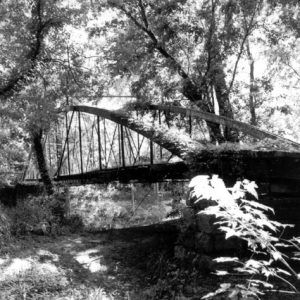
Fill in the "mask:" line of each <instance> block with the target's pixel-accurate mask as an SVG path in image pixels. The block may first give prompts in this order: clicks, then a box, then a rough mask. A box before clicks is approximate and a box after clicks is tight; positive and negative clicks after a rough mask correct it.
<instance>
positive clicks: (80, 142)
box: [78, 111, 83, 173]
mask: <svg viewBox="0 0 300 300" xmlns="http://www.w3.org/2000/svg"><path fill="white" fill-rule="evenodd" d="M78 129H79V151H80V171H81V173H83V161H82V138H81V120H80V111H79V112H78Z"/></svg>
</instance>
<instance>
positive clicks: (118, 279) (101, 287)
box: [0, 227, 174, 300]
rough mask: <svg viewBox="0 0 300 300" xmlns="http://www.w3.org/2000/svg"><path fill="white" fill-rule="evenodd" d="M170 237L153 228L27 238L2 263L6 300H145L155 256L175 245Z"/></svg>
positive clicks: (1, 286) (1, 281) (0, 285)
mask: <svg viewBox="0 0 300 300" xmlns="http://www.w3.org/2000/svg"><path fill="white" fill-rule="evenodd" d="M171 235H172V234H171ZM167 236H168V239H169V241H166V240H162V238H163V237H162V235H161V233H158V232H155V229H154V232H153V227H152V229H151V233H149V232H147V230H146V231H145V230H141V229H139V230H135V229H131V230H118V231H117V230H115V231H114V230H111V231H107V232H103V233H97V234H73V235H67V236H58V237H49V236H27V237H22V238H21V239H19V240H18V241H17V242H16V243H15V244H14V247H10V249H9V252H8V253H6V255H5V254H3V255H2V257H1V259H0V268H1V269H2V272H1V275H0V290H1V299H101V300H105V299H143V297H142V296H141V291H146V290H147V283H148V282H149V279H150V278H147V276H148V275H149V276H150V271H151V272H152V271H153V266H150V265H149V263H153V261H151V259H152V255H153V254H154V252H157V251H160V250H162V247H161V245H163V248H164V250H167V248H168V243H169V242H171V243H173V242H174V236H170V234H168V235H167ZM147 261H149V263H148V262H147ZM148 273H149V274H148ZM141 297H142V298H141Z"/></svg>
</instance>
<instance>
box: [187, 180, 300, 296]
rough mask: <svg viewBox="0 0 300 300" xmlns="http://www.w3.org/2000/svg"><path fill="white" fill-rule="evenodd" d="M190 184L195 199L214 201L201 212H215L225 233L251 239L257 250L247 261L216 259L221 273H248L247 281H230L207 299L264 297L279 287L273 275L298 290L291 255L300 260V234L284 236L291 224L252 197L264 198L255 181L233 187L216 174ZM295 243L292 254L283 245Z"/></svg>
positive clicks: (220, 227)
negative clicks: (272, 215) (276, 217)
mask: <svg viewBox="0 0 300 300" xmlns="http://www.w3.org/2000/svg"><path fill="white" fill-rule="evenodd" d="M190 188H191V189H192V193H191V195H192V196H193V197H194V199H195V204H197V203H201V201H205V203H207V201H212V202H211V205H209V206H207V207H206V208H204V209H203V210H199V211H198V214H202V215H209V216H213V217H215V218H216V219H215V225H217V226H218V229H219V230H221V231H222V232H224V233H225V238H226V239H228V238H230V237H237V238H239V239H242V240H244V241H246V242H247V245H248V249H249V251H250V252H251V257H250V258H249V259H246V260H245V261H241V260H239V259H238V258H236V257H219V258H216V259H215V260H214V261H215V262H216V263H218V264H219V267H220V269H219V270H217V271H216V272H215V274H216V275H219V276H225V277H226V276H228V277H230V276H231V277H232V275H237V276H240V277H243V278H245V282H242V283H239V284H236V285H235V284H232V283H227V282H224V283H223V284H221V286H220V288H219V289H218V290H217V291H215V292H212V293H209V294H208V295H206V296H205V297H203V299H216V296H217V295H218V296H220V295H227V297H228V298H229V299H247V297H254V298H257V299H259V295H261V294H264V293H265V292H267V291H271V290H272V289H274V283H272V282H271V281H270V279H280V280H282V281H283V282H284V283H285V284H287V285H288V287H289V289H290V291H289V292H297V289H296V288H295V286H294V285H293V284H292V283H291V280H292V277H294V278H295V279H296V280H299V278H300V274H297V273H296V272H295V271H294V270H293V268H292V267H291V265H290V259H299V253H300V238H293V239H290V240H285V239H282V238H281V234H280V233H282V232H283V230H284V229H285V228H286V227H289V226H291V225H284V224H281V223H279V222H276V221H272V220H270V219H269V217H268V216H267V214H268V213H274V211H273V209H272V208H270V207H268V206H265V205H263V204H261V203H258V202H257V201H254V200H248V199H249V196H251V197H252V198H255V199H256V200H257V199H258V195H257V192H256V188H257V186H256V184H255V183H254V182H250V181H248V180H244V181H238V182H237V183H236V184H235V185H234V186H233V187H232V188H226V186H225V184H224V182H223V180H222V179H220V178H219V177H218V176H216V175H215V176H213V177H212V178H209V176H197V177H195V178H193V179H192V181H191V183H190ZM291 246H293V247H294V248H295V249H296V252H295V253H294V255H292V257H288V256H287V255H285V254H284V253H283V252H281V250H280V249H285V248H287V247H291ZM241 275H243V276H241Z"/></svg>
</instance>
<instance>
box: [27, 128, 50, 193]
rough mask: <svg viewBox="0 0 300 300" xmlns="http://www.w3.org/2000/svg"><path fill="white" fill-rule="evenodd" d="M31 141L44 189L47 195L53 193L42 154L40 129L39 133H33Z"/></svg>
mask: <svg viewBox="0 0 300 300" xmlns="http://www.w3.org/2000/svg"><path fill="white" fill-rule="evenodd" d="M32 142H33V149H34V152H35V156H36V161H37V165H38V169H39V172H40V175H41V179H42V182H43V184H44V187H45V190H46V192H47V194H48V195H52V194H53V193H54V190H53V184H52V181H51V178H50V176H49V172H48V168H47V163H46V159H45V154H44V149H43V145H42V131H40V132H39V133H34V134H33V136H32Z"/></svg>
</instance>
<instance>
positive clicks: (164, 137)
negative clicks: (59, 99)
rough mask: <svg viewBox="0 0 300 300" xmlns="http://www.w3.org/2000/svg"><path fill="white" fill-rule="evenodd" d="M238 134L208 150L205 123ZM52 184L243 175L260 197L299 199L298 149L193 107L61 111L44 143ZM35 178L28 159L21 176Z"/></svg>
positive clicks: (33, 166) (36, 174) (231, 178)
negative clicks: (235, 139) (255, 186)
mask: <svg viewBox="0 0 300 300" xmlns="http://www.w3.org/2000/svg"><path fill="white" fill-rule="evenodd" d="M210 124H214V125H217V126H219V127H220V128H221V131H224V129H225V127H226V128H230V129H232V130H234V131H235V132H236V133H237V134H238V139H239V143H237V144H232V143H224V144H221V145H213V144H212V143H210V142H209V140H210V134H211V133H210V130H209V125H210ZM44 152H45V156H46V160H47V164H48V168H49V172H50V176H51V177H52V178H53V180H54V181H57V182H65V183H67V184H88V183H109V182H112V181H120V182H124V183H127V182H130V181H138V182H160V181H165V180H184V179H190V178H191V177H192V176H195V175H199V174H218V175H219V176H220V177H222V178H224V180H225V181H227V182H229V183H232V182H234V181H236V180H237V179H242V178H247V179H249V180H255V181H256V182H258V183H259V187H260V189H261V192H266V193H271V194H281V195H282V194H288V195H289V196H291V195H295V196H298V195H300V144H298V143H295V142H293V141H291V140H288V139H284V138H282V137H279V136H276V135H274V134H271V133H269V132H265V131H262V130H259V129H258V128H256V127H254V126H251V125H248V124H245V123H242V122H239V121H235V120H232V119H228V118H225V117H221V116H217V115H214V114H210V113H206V112H202V111H199V110H194V109H185V108H182V107H179V106H166V105H147V106H143V107H142V106H140V107H138V106H135V107H132V108H130V107H129V108H128V109H127V110H126V111H109V110H106V109H101V108H96V107H90V106H69V107H67V108H66V109H65V110H64V111H63V113H61V116H60V117H59V119H58V120H57V121H56V122H55V124H53V126H51V129H50V130H49V132H48V133H47V135H46V136H45V138H44ZM23 180H24V181H26V182H30V181H36V180H40V176H39V172H38V170H37V168H36V164H35V163H34V158H33V156H32V155H31V157H30V158H29V162H28V165H27V167H26V170H25V172H24V175H23Z"/></svg>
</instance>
